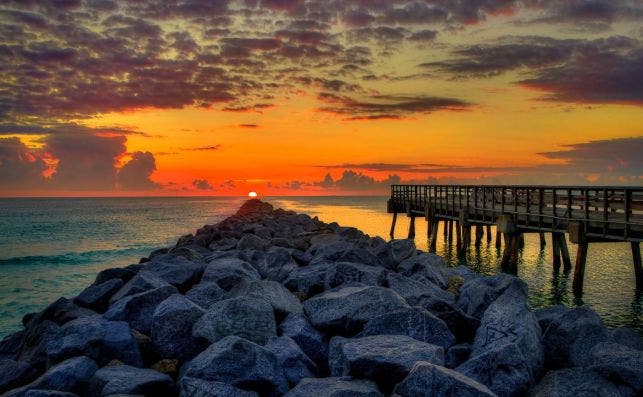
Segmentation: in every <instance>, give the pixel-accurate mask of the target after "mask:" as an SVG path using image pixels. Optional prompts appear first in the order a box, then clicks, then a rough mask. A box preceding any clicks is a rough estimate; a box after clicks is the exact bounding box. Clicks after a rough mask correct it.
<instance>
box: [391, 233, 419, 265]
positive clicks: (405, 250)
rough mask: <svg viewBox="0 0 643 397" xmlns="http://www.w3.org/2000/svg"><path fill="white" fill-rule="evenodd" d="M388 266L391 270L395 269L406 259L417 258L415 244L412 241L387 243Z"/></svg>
mask: <svg viewBox="0 0 643 397" xmlns="http://www.w3.org/2000/svg"><path fill="white" fill-rule="evenodd" d="M385 253H386V264H387V267H388V268H390V269H394V268H395V267H396V266H397V265H398V264H400V263H401V262H403V261H404V260H405V259H408V258H411V257H412V256H415V254H416V253H417V250H416V249H415V242H414V241H413V240H411V239H404V240H391V241H389V242H388V243H386V251H385Z"/></svg>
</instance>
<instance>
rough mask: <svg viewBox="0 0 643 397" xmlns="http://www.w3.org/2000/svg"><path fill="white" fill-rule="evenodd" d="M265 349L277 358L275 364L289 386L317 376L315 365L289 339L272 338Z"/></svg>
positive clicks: (283, 337) (284, 337)
mask: <svg viewBox="0 0 643 397" xmlns="http://www.w3.org/2000/svg"><path fill="white" fill-rule="evenodd" d="M265 348H266V350H268V351H270V352H272V353H273V354H274V355H275V357H277V363H279V366H280V367H281V369H282V370H283V371H284V375H285V376H286V380H288V383H289V384H290V385H291V386H294V385H296V384H297V383H299V381H300V380H302V379H304V378H314V377H315V376H316V375H317V365H315V363H314V362H312V360H311V359H310V358H309V357H308V356H307V355H306V354H304V352H303V351H301V349H300V348H299V346H298V345H297V343H295V341H294V340H292V339H290V338H289V337H287V336H279V337H276V336H275V337H272V338H270V339H269V340H268V343H266V346H265Z"/></svg>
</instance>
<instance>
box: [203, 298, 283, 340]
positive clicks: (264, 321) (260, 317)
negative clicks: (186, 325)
mask: <svg viewBox="0 0 643 397" xmlns="http://www.w3.org/2000/svg"><path fill="white" fill-rule="evenodd" d="M192 334H193V335H194V336H196V337H201V338H205V339H207V340H208V341H210V342H212V343H214V342H217V341H219V340H220V339H223V338H225V337H226V336H230V335H235V336H239V337H242V338H245V339H248V340H249V341H252V342H255V343H259V344H262V345H263V344H265V343H266V342H267V341H268V339H269V338H270V337H271V336H275V335H276V334H277V323H276V321H275V315H274V311H273V308H272V306H271V305H270V304H269V303H268V302H267V301H266V300H265V299H257V298H251V297H245V296H243V297H237V298H231V299H226V300H223V301H220V302H217V303H215V304H213V305H212V306H210V308H209V309H208V311H207V312H206V313H205V314H204V315H203V316H202V317H201V318H200V319H199V320H198V321H197V322H196V323H195V324H194V327H193V328H192Z"/></svg>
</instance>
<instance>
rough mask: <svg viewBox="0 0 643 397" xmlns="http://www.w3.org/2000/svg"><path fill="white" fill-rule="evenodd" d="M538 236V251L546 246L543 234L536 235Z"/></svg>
mask: <svg viewBox="0 0 643 397" xmlns="http://www.w3.org/2000/svg"><path fill="white" fill-rule="evenodd" d="M538 235H539V236H540V249H543V248H545V245H547V240H545V232H540V233H538Z"/></svg>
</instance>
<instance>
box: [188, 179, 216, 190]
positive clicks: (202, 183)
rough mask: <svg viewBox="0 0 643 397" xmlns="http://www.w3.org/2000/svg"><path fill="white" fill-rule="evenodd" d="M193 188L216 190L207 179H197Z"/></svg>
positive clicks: (193, 183) (193, 182)
mask: <svg viewBox="0 0 643 397" xmlns="http://www.w3.org/2000/svg"><path fill="white" fill-rule="evenodd" d="M192 186H193V187H194V188H195V189H199V190H214V187H212V185H211V184H210V182H208V181H207V180H206V179H195V180H193V181H192Z"/></svg>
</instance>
